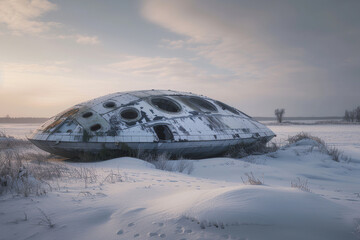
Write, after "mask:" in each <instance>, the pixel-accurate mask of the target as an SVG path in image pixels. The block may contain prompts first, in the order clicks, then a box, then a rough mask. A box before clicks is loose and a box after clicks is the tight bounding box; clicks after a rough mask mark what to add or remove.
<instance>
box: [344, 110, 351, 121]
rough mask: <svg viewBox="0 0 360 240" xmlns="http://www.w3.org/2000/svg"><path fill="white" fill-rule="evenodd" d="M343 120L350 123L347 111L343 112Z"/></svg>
mask: <svg viewBox="0 0 360 240" xmlns="http://www.w3.org/2000/svg"><path fill="white" fill-rule="evenodd" d="M344 120H345V121H346V122H350V113H349V111H348V110H346V111H345V115H344Z"/></svg>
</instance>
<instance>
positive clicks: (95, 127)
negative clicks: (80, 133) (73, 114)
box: [90, 123, 101, 132]
mask: <svg viewBox="0 0 360 240" xmlns="http://www.w3.org/2000/svg"><path fill="white" fill-rule="evenodd" d="M100 128H101V125H100V124H98V123H97V124H94V125H92V126H91V127H90V130H91V131H93V132H96V131H98V130H99V129H100Z"/></svg>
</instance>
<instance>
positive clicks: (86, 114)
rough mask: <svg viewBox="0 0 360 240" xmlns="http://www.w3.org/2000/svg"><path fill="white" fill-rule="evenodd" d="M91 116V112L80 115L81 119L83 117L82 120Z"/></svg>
mask: <svg viewBox="0 0 360 240" xmlns="http://www.w3.org/2000/svg"><path fill="white" fill-rule="evenodd" d="M92 115H93V113H92V112H86V113H84V114H83V115H82V117H83V118H89V117H91V116H92Z"/></svg>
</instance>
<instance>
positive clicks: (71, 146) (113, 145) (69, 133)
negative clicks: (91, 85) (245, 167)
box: [29, 90, 275, 158]
mask: <svg viewBox="0 0 360 240" xmlns="http://www.w3.org/2000/svg"><path fill="white" fill-rule="evenodd" d="M274 136H275V134H274V133H273V132H272V131H271V130H270V129H268V128H267V127H266V126H264V125H263V124H261V123H259V122H257V121H256V120H254V119H252V118H251V117H249V116H248V115H246V114H244V113H243V112H241V111H239V110H237V109H235V108H233V107H230V106H228V105H226V104H224V103H221V102H219V101H217V100H213V99H210V98H207V97H204V96H200V95H196V94H192V93H183V92H176V91H170V90H168V91H161V90H148V91H134V92H124V93H114V94H109V95H106V96H103V97H100V98H97V99H93V100H90V101H88V102H84V103H81V104H78V105H75V106H73V107H71V108H69V109H68V110H65V111H64V112H62V113H60V114H58V115H56V116H54V117H53V118H51V119H50V120H49V121H48V122H46V123H45V124H44V125H43V126H42V127H41V128H40V129H38V130H37V131H36V132H35V133H34V134H33V135H32V136H31V137H30V138H29V140H30V141H31V142H32V143H34V144H35V145H36V146H38V147H39V148H41V149H43V150H45V151H48V152H50V153H53V154H57V155H61V156H65V157H71V158H74V157H79V156H81V154H84V153H91V154H97V153H102V152H113V153H115V154H116V156H124V155H129V153H130V152H132V153H134V152H138V151H140V152H149V153H155V154H161V153H165V152H166V153H169V154H171V155H175V156H184V157H191V158H203V157H211V156H217V155H220V154H222V153H224V152H225V151H227V150H228V149H229V147H231V146H234V145H237V144H253V143H255V142H258V141H261V142H267V141H269V140H270V139H271V138H273V137H274Z"/></svg>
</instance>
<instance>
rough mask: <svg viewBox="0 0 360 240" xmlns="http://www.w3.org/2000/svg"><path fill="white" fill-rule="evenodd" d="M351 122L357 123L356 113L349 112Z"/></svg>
mask: <svg viewBox="0 0 360 240" xmlns="http://www.w3.org/2000/svg"><path fill="white" fill-rule="evenodd" d="M349 117H350V122H354V121H355V111H349Z"/></svg>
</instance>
